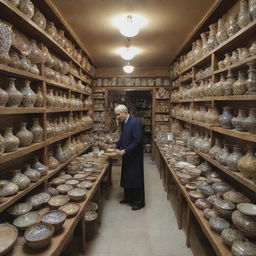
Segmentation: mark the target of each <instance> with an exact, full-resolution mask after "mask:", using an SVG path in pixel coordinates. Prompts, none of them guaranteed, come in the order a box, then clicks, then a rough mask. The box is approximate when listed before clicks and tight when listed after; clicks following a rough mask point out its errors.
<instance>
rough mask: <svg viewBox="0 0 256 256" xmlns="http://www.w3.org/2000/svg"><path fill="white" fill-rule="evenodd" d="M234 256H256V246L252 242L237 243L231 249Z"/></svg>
mask: <svg viewBox="0 0 256 256" xmlns="http://www.w3.org/2000/svg"><path fill="white" fill-rule="evenodd" d="M231 251H232V254H233V255H234V256H256V245H255V244H253V243H250V242H243V241H236V242H234V243H233V245H232V247H231Z"/></svg>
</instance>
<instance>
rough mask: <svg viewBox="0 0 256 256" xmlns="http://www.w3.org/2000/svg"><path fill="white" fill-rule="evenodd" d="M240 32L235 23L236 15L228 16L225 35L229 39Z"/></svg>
mask: <svg viewBox="0 0 256 256" xmlns="http://www.w3.org/2000/svg"><path fill="white" fill-rule="evenodd" d="M239 30H240V28H239V25H238V23H237V15H235V14H234V15H230V16H229V19H228V23H227V33H228V36H229V37H232V36H233V35H235V34H236V33H237V32H238V31H239Z"/></svg>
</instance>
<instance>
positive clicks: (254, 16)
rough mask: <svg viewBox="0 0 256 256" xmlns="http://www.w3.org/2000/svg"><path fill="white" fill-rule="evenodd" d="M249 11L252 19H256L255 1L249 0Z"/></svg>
mask: <svg viewBox="0 0 256 256" xmlns="http://www.w3.org/2000/svg"><path fill="white" fill-rule="evenodd" d="M249 12H250V14H251V17H252V19H253V20H256V1H255V0H249Z"/></svg>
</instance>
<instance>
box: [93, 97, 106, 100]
mask: <svg viewBox="0 0 256 256" xmlns="http://www.w3.org/2000/svg"><path fill="white" fill-rule="evenodd" d="M94 100H105V98H104V97H94Z"/></svg>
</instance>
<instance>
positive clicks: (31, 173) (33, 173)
mask: <svg viewBox="0 0 256 256" xmlns="http://www.w3.org/2000/svg"><path fill="white" fill-rule="evenodd" d="M24 174H25V175H26V176H27V177H28V178H29V179H30V181H31V182H36V181H38V180H39V179H40V177H41V174H40V172H39V171H37V170H35V169H32V168H31V167H30V164H28V165H26V166H25V171H24Z"/></svg>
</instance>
